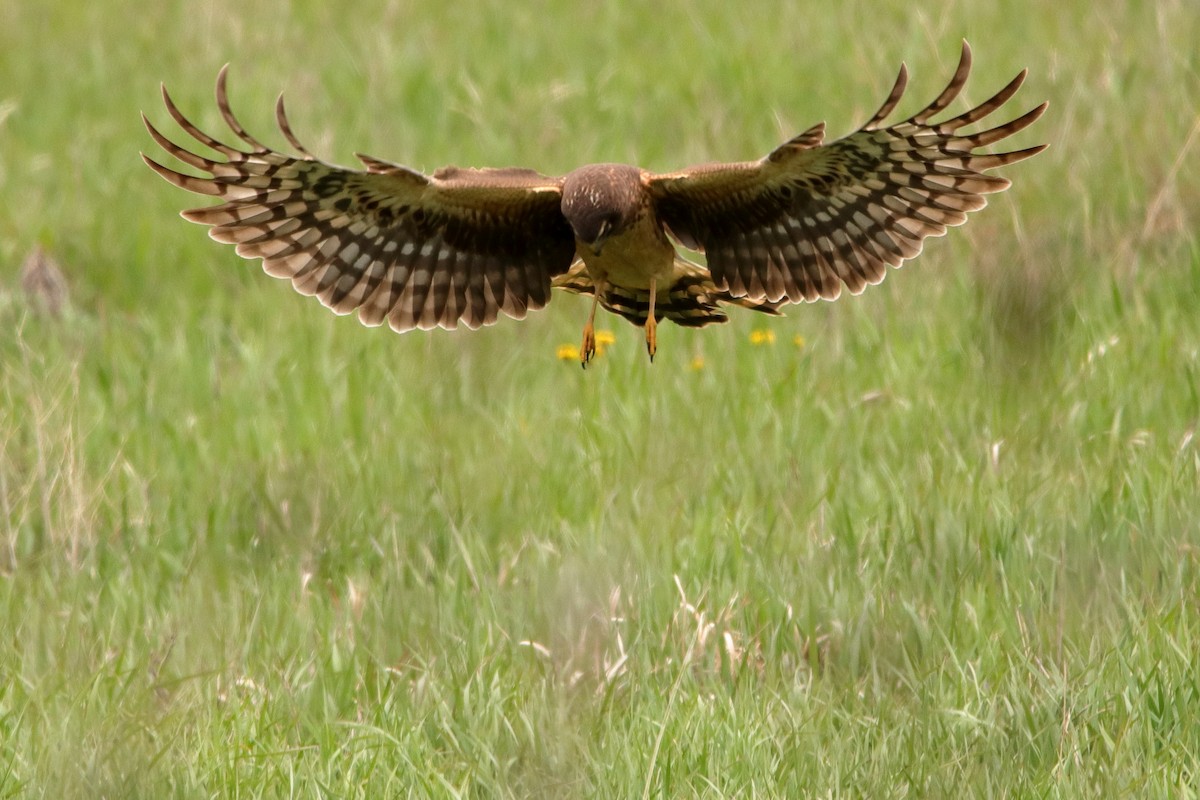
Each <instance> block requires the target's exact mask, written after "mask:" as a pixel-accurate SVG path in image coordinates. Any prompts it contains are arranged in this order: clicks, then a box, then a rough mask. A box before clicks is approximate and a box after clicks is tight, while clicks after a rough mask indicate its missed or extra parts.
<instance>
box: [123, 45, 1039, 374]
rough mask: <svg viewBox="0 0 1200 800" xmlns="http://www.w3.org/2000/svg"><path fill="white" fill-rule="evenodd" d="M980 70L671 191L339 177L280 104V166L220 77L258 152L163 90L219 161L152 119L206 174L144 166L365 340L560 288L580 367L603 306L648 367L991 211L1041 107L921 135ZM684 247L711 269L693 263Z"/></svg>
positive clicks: (662, 180)
mask: <svg viewBox="0 0 1200 800" xmlns="http://www.w3.org/2000/svg"><path fill="white" fill-rule="evenodd" d="M970 64H971V53H970V49H969V48H968V47H967V46H966V43H964V44H963V54H962V59H961V61H960V62H959V66H958V70H957V71H956V72H955V75H954V77H953V79H952V80H951V82H950V85H949V86H947V88H946V89H945V91H943V92H942V93H941V95H939V96H938V98H937V99H935V100H934V102H933V103H931V104H930V105H929V106H927V107H926V108H924V109H923V110H922V111H920V112H918V113H917V114H915V115H914V116H912V117H910V118H909V119H907V120H904V121H903V122H901V123H898V124H893V125H890V126H886V127H884V126H883V125H882V122H883V119H884V118H885V117H886V116H887V115H888V114H890V113H891V111H892V110H893V109H894V108H895V106H896V105H897V103H898V102H899V100H900V97H901V95H902V94H903V91H904V88H905V84H906V81H907V73H906V71H905V70H904V69H903V68H901V71H900V76H899V78H898V79H897V81H896V84H895V86H894V88H893V89H892V92H891V94H890V95H889V97H888V99H887V100H886V101H885V102H884V104H883V107H882V108H880V110H879V111H878V112H877V113H876V114H875V116H874V117H872V118H871V120H870V121H869V122H868V123H867V124H866V125H865V126H864V127H863V128H861V129H860V130H859V131H858V132H856V133H854V134H851V135H850V136H847V137H845V138H844V139H840V140H838V141H835V142H832V143H828V144H826V143H824V125H817V126H814V127H813V128H810V129H809V130H807V131H805V132H804V133H802V134H800V135H799V136H797V137H795V138H793V139H792V140H790V141H788V142H785V143H784V144H782V145H780V146H779V147H777V148H776V149H775V150H774V151H772V152H771V153H770V154H769V155H767V156H766V157H764V158H762V159H759V160H758V161H748V162H737V163H713V164H704V165H700V166H696V167H691V168H688V169H685V170H681V171H679V172H675V173H666V174H658V173H651V172H648V171H645V170H642V169H640V168H638V167H635V166H629V165H624V164H592V165H588V166H585V167H580V168H579V169H576V170H574V171H572V172H570V173H568V174H567V175H565V176H562V177H558V178H555V177H549V176H545V175H542V174H540V173H538V172H535V171H533V170H528V169H521V168H504V169H463V168H458V167H445V168H442V169H440V170H438V171H436V172H434V173H433V174H432V175H424V174H422V173H420V172H418V171H415V170H411V169H409V168H407V167H402V166H400V165H397V164H391V163H388V162H385V161H382V160H380V159H376V158H372V157H369V156H359V158H360V159H361V160H362V161H363V164H364V166H365V167H366V169H365V171H356V170H348V169H343V168H340V167H335V166H332V165H329V164H326V163H324V162H322V161H319V160H318V159H316V158H315V157H314V156H312V155H311V154H310V153H309V152H308V151H307V150H306V149H305V148H304V146H303V145H301V144H300V142H299V141H298V140H297V139H296V137H295V136H294V135H293V134H292V131H291V127H290V125H289V123H288V121H287V117H286V115H285V113H284V110H283V103H282V98H281V99H280V102H279V104H278V106H277V117H278V120H279V125H280V129H281V131H282V132H283V134H284V137H285V138H286V139H287V140H288V142H289V143H290V144H291V145H292V147H294V148H295V149H296V150H297V151H298V152H299V155H298V156H289V155H286V154H283V153H280V152H277V151H275V150H272V149H271V148H269V147H267V146H266V145H263V144H262V143H260V142H259V141H258V140H257V139H255V138H254V137H252V136H251V135H250V134H249V133H247V132H246V131H245V130H244V129H243V128H242V127H241V125H240V123H238V121H237V120H236V118H235V117H234V116H233V114H232V112H231V111H230V109H229V104H228V99H227V95H226V90H225V70H222V72H221V75H220V77H219V78H218V81H217V104H218V106H219V108H220V110H221V113H222V116H223V117H224V118H225V121H226V122H227V123H228V125H229V126H230V128H231V130H233V132H234V134H235V135H237V137H238V138H240V139H241V140H242V141H243V142H245V143H246V144H248V145H249V146H250V148H251V149H250V150H240V149H237V148H233V147H230V146H228V145H226V144H224V143H222V142H220V141H218V140H216V139H214V138H212V137H211V136H209V135H208V134H205V133H204V132H202V131H201V130H200V129H198V128H197V127H196V126H194V125H193V124H192V123H191V122H189V121H188V120H187V119H186V118H185V117H184V116H183V115H182V114H181V113H180V112H179V110H178V109H177V108H176V106H175V104H174V103H173V102H172V101H171V99H170V97H169V96H167V94H166V92H165V90H164V93H163V97H164V100H165V102H166V105H167V110H168V111H169V112H170V114H171V116H172V117H173V118H174V119H175V121H176V122H177V123H178V124H179V125H180V126H181V127H182V128H183V129H184V130H185V131H186V132H187V133H188V134H189V135H191V136H192V137H193V138H195V139H196V140H197V141H199V142H200V143H201V144H204V145H206V146H207V147H209V148H211V149H213V150H215V151H216V152H217V153H219V154H220V155H221V156H223V157H224V160H213V159H209V158H207V157H205V156H201V155H198V154H196V153H192V152H191V151H189V150H185V149H184V148H182V147H180V146H178V145H176V144H174V143H173V142H171V141H170V140H169V139H167V138H166V137H165V136H163V135H162V134H161V133H159V132H158V130H157V129H155V128H154V127H153V126H152V125H151V124H150V123H149V121H147V122H146V125H147V127H148V128H149V130H150V133H151V135H152V136H153V137H154V139H155V141H156V142H158V144H159V145H160V146H162V147H163V148H164V149H165V150H166V151H167V152H168V153H170V154H171V155H173V156H175V157H176V158H178V159H179V160H181V161H182V162H184V163H185V164H188V165H190V166H192V167H193V168H196V169H198V170H200V171H201V172H205V173H207V176H206V177H196V176H192V175H187V174H184V173H180V172H176V171H175V170H171V169H168V168H166V167H164V166H162V165H160V164H158V163H156V162H154V161H152V160H150V159H146V161H147V163H148V164H149V165H150V166H151V167H152V168H153V169H154V170H155V171H156V172H157V173H158V174H160V175H161V176H163V177H164V178H166V179H167V180H168V181H170V182H171V183H173V184H175V185H177V186H180V187H182V188H185V189H189V190H191V191H194V192H198V193H201V194H207V195H215V196H218V197H221V198H223V199H224V200H225V202H223V203H222V204H220V205H217V206H210V207H208V208H199V209H193V210H190V211H186V212H184V216H185V217H186V218H188V219H190V220H192V221H194V222H199V223H202V224H206V225H210V226H212V231H211V235H212V237H213V238H215V239H217V240H218V241H223V242H229V243H233V244H235V245H236V246H237V251H238V253H239V254H240V255H242V256H244V257H247V258H261V259H263V267H264V269H265V270H266V271H267V272H268V273H269V274H271V275H274V276H277V277H281V278H288V279H290V280H291V282H292V285H293V286H294V287H295V288H296V290H297V291H299V292H301V293H303V294H309V295H316V296H317V297H318V298H319V299H320V300H321V302H322V303H324V304H325V305H327V306H329V307H330V308H332V309H333V310H334V311H335V312H337V313H339V314H344V313H349V312H351V311H354V310H358V312H359V318H360V320H361V321H362V322H363V323H364V324H367V325H379V324H382V323H383V322H385V321H386V322H387V323H388V324H389V326H390V327H391V328H393V329H394V330H396V331H405V330H409V329H411V328H421V329H428V328H432V327H442V328H455V327H457V326H458V325H459V324H460V323H461V324H464V325H466V326H467V327H471V328H475V327H478V326H480V325H487V324H491V323H493V322H495V321H496V319H497V318H498V316H499V315H500V314H505V315H507V316H511V317H515V318H518V319H520V318H523V317H524V316H525V314H526V313H527V312H528V311H529V310H530V309H537V308H541V307H542V306H544V305H545V304H546V302H548V301H549V299H550V293H551V292H550V290H551V289H552V288H559V289H563V290H566V291H571V292H575V293H579V294H585V295H592V297H593V303H592V310H591V314H590V315H589V318H588V323H587V325H586V326H585V329H584V341H583V347H582V348H581V356H582V360H583V363H584V365H585V366H586V364H587V361H588V359H589V358H590V356H591V354H592V352H593V351H594V336H593V332H592V328H593V318H594V316H595V313H596V308H597V307H598V306H603V307H604V308H606V309H608V310H609V311H612V312H614V313H617V314H620V315H621V316H624V317H625V318H627V319H629V320H630V321H631V322H634V323H635V324H639V325H643V326H645V329H646V343H647V348H648V350H649V352H650V355H651V357H653V355H654V352H655V348H656V334H655V330H656V323H657V321H658V320H659V319H663V318H666V319H670V320H672V321H674V322H677V323H679V324H681V325H687V326H693V327H696V326H702V325H706V324H709V323H711V322H723V321H725V319H726V316H725V313H724V311H723V310H722V308H721V306H722V305H723V304H735V305H740V306H743V307H745V308H750V309H753V310H756V311H761V312H764V313H769V314H777V313H778V308H779V306H781V305H782V304H784V303H789V302H792V303H796V302H805V301H813V300H817V299H834V298H836V297H837V296H838V295H839V294H840V292H841V290H842V288H843V287H845V288H848V289H849V290H850V292H851V293H853V294H857V293H858V292H861V291H862V290H863V288H864V287H865V286H867V285H868V284H874V283H878V282H879V281H881V280H882V279H883V277H884V275H885V273H886V268H887V267H888V266H889V265H890V266H899V265H900V264H901V263H902V262H903V261H905V260H907V259H910V258H913V257H914V256H916V255H917V254H918V253H919V252H920V251H921V246H922V242H923V240H924V239H925V238H927V237H929V236H940V235H942V234H944V233H945V232H946V229H947V227H950V226H954V225H960V224H962V223H963V222H964V221H965V220H966V214H967V213H968V212H970V211H975V210H977V209H979V208H982V207H983V206H984V205H986V199H985V198H984V195H985V194H988V193H991V192H997V191H1001V190H1003V189H1005V188H1007V187H1008V185H1009V182H1008V181H1007V180H1006V179H1004V178H999V177H995V176H991V175H986V174H984V172H983V170H988V169H992V168H994V167H998V166H1004V165H1007V164H1011V163H1015V162H1017V161H1020V160H1022V159H1025V158H1028V157H1030V156H1032V155H1034V154H1035V153H1037V152H1040V151H1041V150H1042V149H1043V148H1044V145H1043V146H1038V147H1031V148H1027V149H1025V150H1018V151H1014V152H1010V153H999V154H977V153H975V152H973V151H974V149H975V148H977V147H981V146H984V145H987V144H991V143H994V142H996V141H999V140H1001V139H1003V138H1006V137H1008V136H1010V135H1012V134H1014V133H1016V132H1017V131H1020V130H1022V129H1023V128H1025V127H1027V126H1028V125H1029V124H1031V123H1032V122H1034V121H1035V120H1036V119H1037V118H1038V117H1040V116H1041V114H1042V113H1043V112H1044V111H1045V108H1046V106H1045V104H1042V105H1041V106H1038V107H1036V108H1034V109H1033V110H1032V111H1030V112H1028V113H1026V114H1024V115H1022V116H1020V117H1018V118H1016V119H1014V120H1012V121H1010V122H1008V123H1006V124H1004V125H1001V126H998V127H996V128H992V129H990V130H985V131H982V132H980V133H975V134H971V135H960V134H959V133H958V131H959V129H960V128H962V127H965V126H966V125H969V124H971V123H973V122H977V121H979V120H981V119H983V118H984V117H986V116H987V115H988V114H990V113H992V112H993V111H995V110H996V109H998V108H999V107H1000V106H1002V105H1004V103H1006V102H1007V101H1008V99H1009V98H1010V97H1011V96H1012V95H1013V94H1014V93H1015V92H1016V90H1017V89H1018V88H1019V87H1020V85H1021V83H1022V81H1023V79H1024V77H1025V73H1024V72H1022V73H1021V74H1019V75H1018V76H1017V77H1016V78H1015V79H1014V80H1013V81H1011V82H1010V83H1009V84H1008V85H1007V86H1005V87H1004V88H1003V89H1001V90H1000V91H999V92H998V93H997V94H996V95H994V96H993V97H992V98H991V99H989V100H987V101H985V102H984V103H982V104H980V105H979V106H977V107H975V108H973V109H971V110H969V111H967V112H965V113H963V114H960V115H959V116H957V117H954V118H953V119H950V120H947V121H944V122H940V123H932V122H931V121H930V119H931V117H933V116H934V115H936V114H938V113H939V112H941V111H942V110H944V109H945V108H946V107H947V106H948V105H949V103H950V102H951V101H952V100H953V99H954V98H955V97H956V96H957V95H958V93H959V92H960V91H961V89H962V87H963V85H964V84H965V82H966V78H967V74H968V72H969V70H970ZM675 242H678V243H679V244H681V245H682V246H684V247H686V248H689V249H692V250H695V251H698V252H702V253H704V254H705V256H706V257H707V263H706V264H705V265H704V266H701V265H699V264H696V263H693V262H691V261H688V260H687V259H685V258H683V257H682V256H681V255H680V254H679V252H678V251H677V249H676V246H675Z"/></svg>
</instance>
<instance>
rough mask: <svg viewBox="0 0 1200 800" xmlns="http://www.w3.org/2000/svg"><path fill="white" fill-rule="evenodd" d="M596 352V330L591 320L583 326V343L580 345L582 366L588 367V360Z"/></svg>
mask: <svg viewBox="0 0 1200 800" xmlns="http://www.w3.org/2000/svg"><path fill="white" fill-rule="evenodd" d="M595 354H596V331H595V329H594V328H593V327H592V323H591V321H589V322H588V324H587V325H585V326H584V328H583V344H582V345H580V347H579V361H580V366H582V367H583V368H584V369H587V365H588V362H589V361H591V360H592V356H594V355H595Z"/></svg>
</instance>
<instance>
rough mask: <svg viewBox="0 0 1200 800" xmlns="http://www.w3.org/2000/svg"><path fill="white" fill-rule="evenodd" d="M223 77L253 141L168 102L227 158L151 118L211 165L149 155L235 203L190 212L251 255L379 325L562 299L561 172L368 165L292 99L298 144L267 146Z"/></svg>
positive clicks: (180, 180)
mask: <svg viewBox="0 0 1200 800" xmlns="http://www.w3.org/2000/svg"><path fill="white" fill-rule="evenodd" d="M225 76H226V70H224V69H222V70H221V74H220V76H219V77H218V79H217V105H218V106H219V108H220V111H221V116H222V117H224V119H225V122H226V123H227V124H228V125H229V127H230V129H231V130H232V131H233V133H234V134H235V135H236V136H237V137H238V138H239V139H241V140H242V141H243V142H244V143H245V144H247V145H249V149H247V150H240V149H237V148H234V147H230V146H229V145H226V144H224V143H222V142H220V141H218V140H216V139H214V138H213V137H211V136H209V135H208V134H206V133H204V132H203V131H201V130H200V129H199V128H197V127H196V126H195V125H193V124H192V123H191V122H189V121H188V120H187V118H185V117H184V116H183V114H182V113H180V111H179V109H178V108H177V107H176V106H175V104H174V103H173V102H172V100H171V98H170V96H169V95H168V94H167V92H166V89H164V90H163V100H164V102H165V103H166V106H167V111H168V112H169V113H170V115H171V117H172V118H173V119H174V120H175V121H176V122H177V123H178V124H179V126H180V127H181V128H182V129H183V130H184V131H185V132H186V133H188V134H189V135H190V136H191V137H192V138H194V139H196V140H197V141H198V142H200V143H201V144H203V145H205V146H207V147H208V148H210V149H212V150H215V151H216V152H217V153H219V154H220V155H221V156H223V158H224V160H217V161H214V160H211V159H209V158H206V157H204V156H201V155H197V154H196V153H192V152H191V151H189V150H186V149H184V148H182V147H180V146H179V145H176V144H175V143H173V142H171V141H170V140H169V139H167V138H166V137H165V136H163V135H162V134H161V133H160V132H159V131H158V130H157V129H155V127H154V126H153V125H151V124H150V122H149V120H146V118H145V116H144V115H143V121H145V123H146V127H147V128H148V129H149V131H150V135H151V136H153V137H154V140H155V141H156V142H157V143H158V144H159V145H160V146H162V148H163V149H164V150H166V151H167V152H168V153H170V154H171V155H172V156H174V157H175V158H177V159H179V160H180V161H182V162H183V163H185V164H187V165H188V166H191V167H193V168H195V169H196V170H199V171H200V172H203V173H206V174H205V175H204V176H203V177H196V176H192V175H185V174H183V173H180V172H176V171H175V170H172V169H168V168H167V167H164V166H162V165H161V164H158V163H157V162H155V161H153V160H151V159H149V158H147V157H146V156H144V155H143V156H142V157H143V159H145V161H146V163H147V164H148V165H149V166H150V167H151V168H152V169H153V170H154V171H155V172H157V173H158V174H159V175H161V176H162V177H163V178H165V179H166V180H168V181H170V182H171V183H173V184H175V185H176V186H179V187H182V188H184V189H188V190H189V191H193V192H197V193H199V194H205V195H213V196H216V197H219V198H222V199H223V200H224V201H225V202H223V203H221V204H220V205H216V206H210V207H208V208H197V209H192V210H190V211H185V212H183V216H184V217H185V218H186V219H189V220H191V221H193V222H198V223H200V224H202V225H210V226H212V230H210V231H209V235H210V236H212V238H214V239H216V240H217V241H219V242H228V243H230V244H234V245H236V246H237V252H238V254H239V255H241V256H243V257H245V258H261V259H262V260H263V269H264V270H266V272H267V273H268V274H270V275H273V276H275V277H277V278H287V279H289V280H291V282H292V286H294V287H295V289H296V291H298V292H300V293H301V294H305V295H316V296H317V298H318V299H320V301H321V302H322V303H324V304H325V305H326V306H328V307H329V308H331V309H333V311H334V312H335V313H337V314H347V313H349V312H351V311H353V310H355V309H358V312H359V319H360V320H362V322H363V323H364V324H366V325H372V326H374V325H380V324H382V323H383V321H384V320H387V322H388V325H390V326H391V328H392V329H393V330H396V331H398V332H399V331H406V330H409V329H412V328H422V329H429V328H433V327H435V326H440V327H442V328H455V327H456V326H457V325H458V324H459V323H460V322H462V323H463V324H465V325H466V326H467V327H469V328H477V327H479V326H480V325H490V324H491V323H493V322H495V321H496V318H497V315H498V313H499V312H503V313H505V314H507V315H508V316H510V317H516V318H517V319H521V318H523V317H524V316H525V314H526V311H527V310H529V309H538V308H541V307H542V306H544V305H545V304H546V302H547V301H548V300H549V299H550V280H551V278H552V277H554V276H555V275H559V274H561V273H563V272H566V271H567V269H568V268H569V267H570V266H571V262H572V260H573V259H574V252H575V240H574V236H573V234H572V233H571V229H570V226H569V225H568V224H567V221H566V219H565V218H564V217H563V216H562V212H561V211H560V202H561V197H562V193H561V181H560V180H559V179H554V178H548V177H546V176H544V175H540V174H538V173H536V172H534V171H532V170H524V169H488V170H475V169H458V168H454V167H449V168H445V169H441V170H438V171H437V172H435V173H434V174H433V175H432V176H427V175H423V174H421V173H419V172H415V171H413V170H410V169H407V168H405V167H402V166H399V165H397V164H389V163H387V162H384V161H380V160H379V159H375V158H371V157H369V156H359V158H360V159H361V160H362V162H363V164H364V165H365V166H366V171H357V170H350V169H344V168H341V167H336V166H333V165H330V164H326V163H324V162H322V161H319V160H318V159H316V158H315V157H313V155H312V154H311V153H309V152H308V151H307V150H306V149H305V148H304V146H303V145H301V144H300V142H299V141H297V140H296V137H295V136H294V135H293V134H292V131H291V126H290V125H289V124H288V121H287V116H286V114H285V112H284V108H283V98H282V96H281V97H280V99H279V102H278V104H277V105H276V115H277V118H278V121H279V127H280V129H281V131H282V132H283V135H284V137H285V138H286V139H287V140H288V142H289V143H290V144H291V146H292V147H294V148H295V149H296V150H297V151H298V152H299V155H298V156H289V155H286V154H284V153H280V152H277V151H275V150H272V149H271V148H269V147H267V146H265V145H263V144H262V143H260V142H259V141H258V140H256V139H255V138H254V137H252V136H251V135H250V134H248V133H247V132H246V131H245V130H244V129H243V128H242V126H241V125H240V124H239V123H238V121H237V119H236V118H234V116H233V113H232V112H231V111H230V108H229V102H228V98H227V95H226V90H225Z"/></svg>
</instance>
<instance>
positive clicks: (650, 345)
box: [646, 278, 658, 364]
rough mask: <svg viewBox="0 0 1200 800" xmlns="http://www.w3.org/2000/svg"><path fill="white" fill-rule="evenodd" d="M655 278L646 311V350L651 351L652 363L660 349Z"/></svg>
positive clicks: (652, 281)
mask: <svg viewBox="0 0 1200 800" xmlns="http://www.w3.org/2000/svg"><path fill="white" fill-rule="evenodd" d="M654 295H655V280H654V278H651V279H650V308H649V309H648V310H647V312H646V351H647V352H648V353H650V363H651V364H653V363H654V353H655V352H656V351H657V350H658V321H657V320H656V319H654Z"/></svg>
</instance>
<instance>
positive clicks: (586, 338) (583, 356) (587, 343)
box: [579, 281, 604, 369]
mask: <svg viewBox="0 0 1200 800" xmlns="http://www.w3.org/2000/svg"><path fill="white" fill-rule="evenodd" d="M602 291H604V287H603V285H602V284H601V283H600V282H599V281H597V282H596V295H595V297H593V298H592V310H591V312H590V313H589V314H588V319H587V324H586V325H584V326H583V344H582V345H580V347H579V362H580V365H581V366H582V367H583V368H584V369H587V365H588V362H589V361H591V360H592V356H594V355H595V354H596V307H597V306H598V305H600V293H601V292H602Z"/></svg>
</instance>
